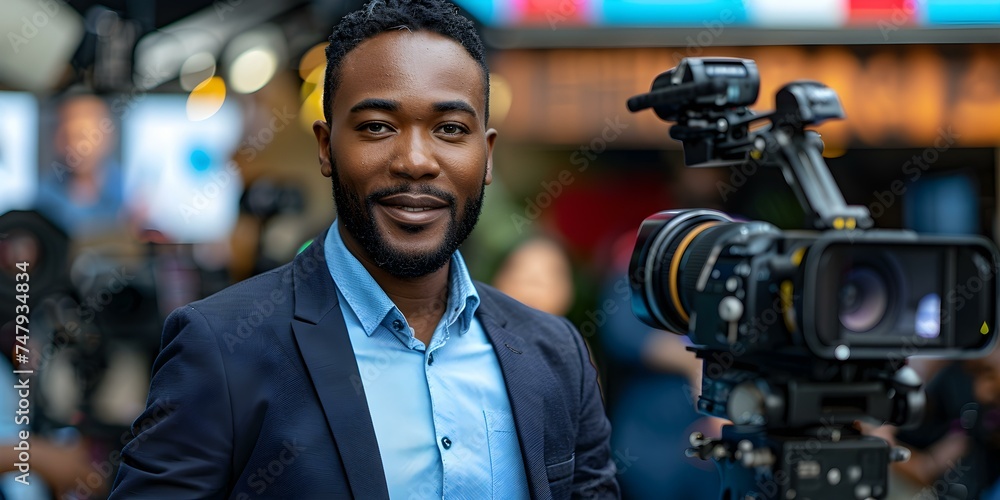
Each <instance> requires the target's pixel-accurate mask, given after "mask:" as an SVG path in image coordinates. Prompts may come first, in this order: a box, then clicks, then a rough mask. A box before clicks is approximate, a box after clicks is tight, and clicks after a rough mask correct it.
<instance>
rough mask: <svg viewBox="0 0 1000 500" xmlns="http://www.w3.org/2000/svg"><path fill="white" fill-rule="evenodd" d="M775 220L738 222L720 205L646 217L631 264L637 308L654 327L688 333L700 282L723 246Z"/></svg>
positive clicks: (630, 271)
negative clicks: (708, 208) (718, 206)
mask: <svg viewBox="0 0 1000 500" xmlns="http://www.w3.org/2000/svg"><path fill="white" fill-rule="evenodd" d="M761 231H777V229H776V228H774V227H773V226H771V225H770V224H758V223H744V222H734V221H733V220H732V219H731V218H729V216H727V215H726V214H724V213H722V212H718V211H715V210H669V211H665V212H660V213H658V214H656V215H653V216H651V217H649V218H647V219H646V220H645V221H643V223H642V226H641V227H640V229H639V236H638V238H637V240H636V246H635V251H634V252H633V253H632V261H631V263H630V265H629V283H630V285H631V288H632V311H633V312H634V313H635V315H636V317H638V318H639V319H640V320H642V321H643V322H644V323H646V324H647V325H649V326H652V327H653V328H659V329H661V330H668V331H672V332H677V333H688V329H689V326H690V322H691V317H692V314H693V312H694V311H693V304H694V300H695V297H696V296H697V295H698V294H699V283H702V282H704V280H705V279H707V276H705V269H706V267H707V266H708V265H709V262H710V261H711V260H713V257H712V256H713V255H715V256H718V254H719V251H720V250H721V248H722V247H724V246H727V245H729V244H731V243H732V242H733V241H737V240H740V239H742V238H745V237H747V236H748V235H751V234H756V233H759V232H761Z"/></svg>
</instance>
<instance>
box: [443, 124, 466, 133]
mask: <svg viewBox="0 0 1000 500" xmlns="http://www.w3.org/2000/svg"><path fill="white" fill-rule="evenodd" d="M441 131H442V132H444V133H446V134H448V135H456V134H461V133H462V132H464V130H462V127H459V126H458V125H454V124H451V123H449V124H447V125H443V126H442V127H441Z"/></svg>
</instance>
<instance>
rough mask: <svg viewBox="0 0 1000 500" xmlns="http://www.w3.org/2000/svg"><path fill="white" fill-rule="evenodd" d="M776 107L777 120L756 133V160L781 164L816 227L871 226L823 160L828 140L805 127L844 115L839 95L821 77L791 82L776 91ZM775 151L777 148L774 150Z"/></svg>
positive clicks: (774, 116)
mask: <svg viewBox="0 0 1000 500" xmlns="http://www.w3.org/2000/svg"><path fill="white" fill-rule="evenodd" d="M775 103H776V109H775V111H774V112H773V113H771V114H770V115H768V116H766V118H769V119H770V121H771V123H772V125H771V126H770V127H767V128H765V129H763V130H761V131H760V132H759V133H757V134H756V137H754V148H753V149H752V150H751V151H750V158H751V159H752V160H757V161H760V162H761V163H763V164H767V163H773V164H776V165H777V166H779V167H781V171H782V173H783V174H784V176H785V182H787V183H788V185H789V186H790V187H791V188H792V191H794V192H795V196H796V197H797V198H798V200H799V204H800V205H802V208H803V209H804V210H805V211H806V215H807V216H808V217H809V219H810V221H809V222H811V223H812V225H813V227H814V228H815V229H817V230H827V229H837V230H840V229H868V228H870V227H872V225H873V221H872V218H871V214H869V212H868V209H867V208H866V207H864V206H860V205H854V206H849V205H847V203H846V202H845V201H844V196H843V194H842V193H841V192H840V189H839V188H838V187H837V183H836V181H834V179H833V175H832V174H830V169H829V167H828V166H827V164H826V161H825V160H823V141H822V140H821V139H820V136H819V134H818V133H817V132H815V131H812V130H805V126H807V125H817V124H819V123H821V122H824V121H826V120H829V119H831V118H833V119H843V118H844V109H843V107H841V105H840V100H839V99H838V98H837V94H836V93H835V92H834V91H833V90H832V89H830V88H829V87H827V86H826V85H823V84H822V83H819V82H814V81H809V80H801V81H796V82H792V83H789V84H788V85H785V86H784V87H782V88H781V90H779V91H778V93H777V95H776V96H775ZM771 152H774V153H777V154H775V155H773V157H772V155H771Z"/></svg>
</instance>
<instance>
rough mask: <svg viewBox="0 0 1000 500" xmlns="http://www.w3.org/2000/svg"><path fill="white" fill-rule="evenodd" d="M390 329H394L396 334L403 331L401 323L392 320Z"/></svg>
mask: <svg viewBox="0 0 1000 500" xmlns="http://www.w3.org/2000/svg"><path fill="white" fill-rule="evenodd" d="M392 328H393V329H395V330H396V331H397V332H398V331H401V330H402V329H403V322H402V321H400V320H398V319H394V320H392Z"/></svg>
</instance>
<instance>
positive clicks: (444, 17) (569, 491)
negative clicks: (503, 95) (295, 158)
mask: <svg viewBox="0 0 1000 500" xmlns="http://www.w3.org/2000/svg"><path fill="white" fill-rule="evenodd" d="M483 52H484V51H483V47H482V43H481V41H480V39H479V36H478V34H477V33H476V31H475V28H474V26H473V25H472V23H471V22H470V21H468V20H467V19H465V18H464V17H462V16H461V15H459V14H458V11H457V9H456V7H455V6H453V5H451V4H450V3H447V2H444V1H442V0H414V1H404V0H373V1H371V2H369V3H368V4H366V5H365V6H364V7H362V8H361V10H358V11H356V12H354V13H351V14H349V15H347V16H345V17H344V18H343V19H342V20H341V22H340V23H339V24H338V25H337V26H336V27H335V28H334V32H333V34H332V35H331V37H330V45H329V47H328V48H327V61H328V64H327V74H326V88H325V91H324V108H325V109H324V114H325V118H326V120H325V121H324V120H317V121H316V122H315V123H314V125H313V129H314V132H315V135H316V139H317V142H318V146H319V153H318V156H319V163H320V171H321V173H322V175H324V176H326V177H330V178H331V179H332V187H333V192H334V201H335V204H336V209H337V214H338V218H337V220H336V221H334V223H333V224H332V225H331V227H330V228H329V229H328V230H327V231H326V232H325V233H323V234H321V235H320V236H319V237H317V238H316V239H315V240H314V241H313V243H312V244H311V245H310V246H309V247H308V248H306V249H305V250H304V251H303V252H301V253H300V254H298V256H296V257H295V259H294V260H293V262H292V263H290V264H287V265H285V266H281V267H279V268H277V269H275V270H273V271H270V272H267V273H264V274H262V275H258V276H257V277H254V278H252V279H250V280H247V281H244V282H242V283H240V284H237V285H235V286H233V287H230V288H229V289H227V290H225V291H223V292H220V293H218V294H216V295H214V296H212V297H209V298H207V299H205V300H202V301H198V302H195V303H192V304H190V305H188V306H187V307H184V308H181V309H178V310H176V311H175V312H174V313H172V314H171V316H170V317H169V318H168V319H167V321H166V325H165V327H164V335H163V346H164V347H163V350H162V351H161V353H160V355H159V357H158V358H157V360H156V363H155V365H154V368H153V377H152V381H151V385H150V394H149V399H148V403H147V409H146V411H145V412H144V414H143V416H140V417H139V420H137V422H141V421H151V422H153V423H152V425H144V426H141V428H140V426H139V425H136V426H134V428H133V433H134V435H135V438H134V439H133V440H132V441H131V442H130V443H129V444H128V445H126V447H125V449H124V450H123V452H122V465H121V469H120V471H119V474H118V477H117V479H116V483H115V487H114V491H113V492H112V498H135V497H142V498H195V497H197V498H221V497H236V498H249V497H251V496H252V495H265V496H268V497H292V498H333V497H349V496H353V497H354V498H365V499H368V498H387V497H390V496H391V497H394V498H490V497H494V498H500V497H511V498H528V497H529V496H531V497H534V498H557V499H568V498H570V497H571V496H572V497H587V498H617V497H618V485H617V482H616V480H615V465H614V462H613V461H612V458H611V453H610V448H609V445H608V439H609V437H610V433H611V428H610V425H609V423H608V420H607V418H606V417H605V414H604V408H603V405H602V401H601V395H600V391H599V389H598V386H597V374H596V371H595V370H594V367H593V366H592V365H591V363H590V360H589V356H588V350H587V347H586V344H585V343H584V341H583V339H582V337H581V336H580V335H579V334H578V333H577V332H576V330H575V329H574V328H573V326H572V325H571V324H570V323H569V322H568V321H566V320H565V319H563V318H558V317H554V316H552V315H548V314H544V313H542V312H539V311H536V310H534V309H531V308H528V307H525V306H524V305H522V304H520V303H518V302H516V301H514V300H512V299H510V298H509V297H507V296H506V295H504V294H502V293H500V292H498V291H496V290H495V289H493V288H490V287H488V286H486V285H482V284H479V283H474V282H473V281H472V280H471V278H470V277H469V273H468V271H467V268H466V266H465V262H464V260H463V258H462V256H461V254H460V253H459V252H457V248H458V247H459V246H460V245H461V243H462V242H463V241H464V240H465V239H466V237H467V236H468V235H469V233H470V232H471V231H472V229H473V228H474V227H475V224H476V222H477V220H478V216H479V212H480V209H481V206H482V200H483V195H484V193H485V186H486V185H488V184H489V183H490V182H491V181H492V168H493V159H492V154H493V145H494V142H495V140H496V137H497V132H496V131H495V130H494V129H490V128H488V125H487V124H488V118H489V115H488V112H489V111H488V102H489V101H488V92H489V73H488V69H487V68H486V63H485V57H484V53H483ZM279 468H280V471H279V470H278V469H279Z"/></svg>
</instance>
